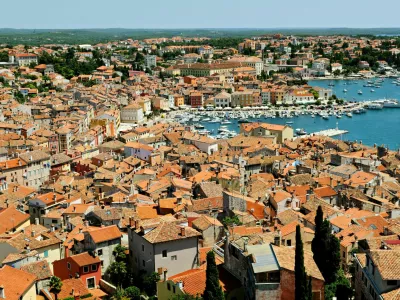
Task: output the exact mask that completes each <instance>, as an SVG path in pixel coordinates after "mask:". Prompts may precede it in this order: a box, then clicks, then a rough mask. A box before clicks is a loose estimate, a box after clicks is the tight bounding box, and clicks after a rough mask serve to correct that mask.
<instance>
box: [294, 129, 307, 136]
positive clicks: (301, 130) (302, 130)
mask: <svg viewBox="0 0 400 300" xmlns="http://www.w3.org/2000/svg"><path fill="white" fill-rule="evenodd" d="M296 134H297V135H306V134H307V132H306V131H305V130H304V129H303V128H297V129H296Z"/></svg>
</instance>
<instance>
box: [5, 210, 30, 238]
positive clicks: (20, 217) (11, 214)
mask: <svg viewBox="0 0 400 300" xmlns="http://www.w3.org/2000/svg"><path fill="white" fill-rule="evenodd" d="M0 220H1V222H0V234H3V233H5V232H7V231H9V230H12V229H14V228H17V227H18V226H20V225H22V224H23V223H24V222H26V221H28V220H29V215H28V214H26V213H23V212H21V211H19V210H17V209H15V208H14V207H13V206H11V207H9V208H5V209H3V210H0Z"/></svg>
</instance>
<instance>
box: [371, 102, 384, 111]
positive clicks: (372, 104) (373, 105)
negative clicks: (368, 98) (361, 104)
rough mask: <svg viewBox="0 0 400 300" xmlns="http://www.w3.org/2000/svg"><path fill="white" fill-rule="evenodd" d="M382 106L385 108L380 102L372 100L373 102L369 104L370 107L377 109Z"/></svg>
mask: <svg viewBox="0 0 400 300" xmlns="http://www.w3.org/2000/svg"><path fill="white" fill-rule="evenodd" d="M382 108H383V104H381V103H378V102H372V103H370V104H368V109H374V110H377V109H382Z"/></svg>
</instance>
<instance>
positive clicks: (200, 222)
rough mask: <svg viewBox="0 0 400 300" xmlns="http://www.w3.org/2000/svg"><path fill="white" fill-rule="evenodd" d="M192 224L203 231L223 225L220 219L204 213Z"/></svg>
mask: <svg viewBox="0 0 400 300" xmlns="http://www.w3.org/2000/svg"><path fill="white" fill-rule="evenodd" d="M192 224H193V226H194V228H198V229H199V230H201V231H204V230H206V229H207V228H209V227H211V226H218V227H223V225H222V224H221V222H220V221H218V220H217V219H215V218H211V217H209V216H206V215H202V216H201V217H199V218H197V219H196V220H194V221H193V223H192Z"/></svg>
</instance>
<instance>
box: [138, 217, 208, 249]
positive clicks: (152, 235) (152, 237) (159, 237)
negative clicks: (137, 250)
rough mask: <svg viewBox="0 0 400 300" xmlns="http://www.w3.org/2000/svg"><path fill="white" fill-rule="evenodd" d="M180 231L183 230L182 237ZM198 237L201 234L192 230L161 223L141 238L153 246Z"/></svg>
mask: <svg viewBox="0 0 400 300" xmlns="http://www.w3.org/2000/svg"><path fill="white" fill-rule="evenodd" d="M182 230H184V235H182ZM198 236H201V234H200V233H199V232H198V231H196V230H194V229H193V228H190V227H181V226H179V225H176V224H174V223H170V222H161V223H160V224H159V225H158V226H157V227H155V228H154V229H153V230H151V231H150V232H148V233H146V234H145V235H144V236H143V237H144V238H145V239H146V240H147V241H148V242H150V243H152V244H154V243H164V242H170V241H174V240H180V239H186V238H191V237H198Z"/></svg>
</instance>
